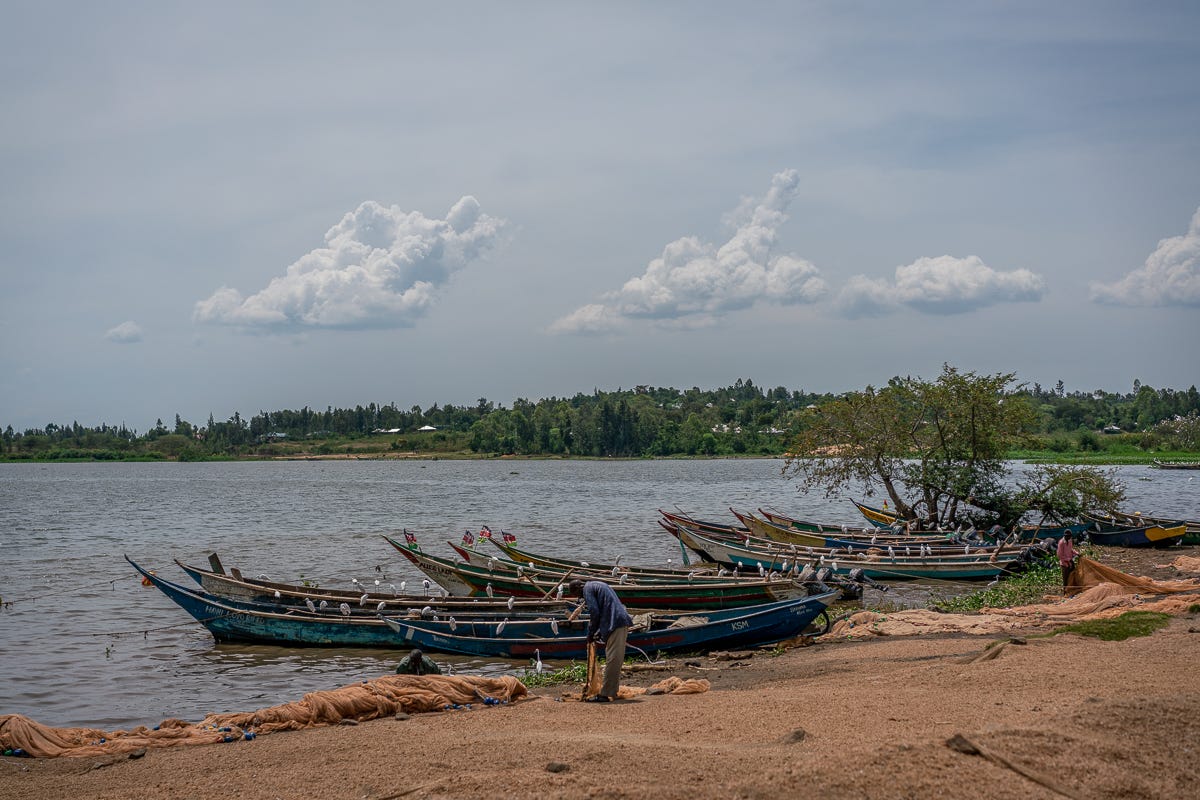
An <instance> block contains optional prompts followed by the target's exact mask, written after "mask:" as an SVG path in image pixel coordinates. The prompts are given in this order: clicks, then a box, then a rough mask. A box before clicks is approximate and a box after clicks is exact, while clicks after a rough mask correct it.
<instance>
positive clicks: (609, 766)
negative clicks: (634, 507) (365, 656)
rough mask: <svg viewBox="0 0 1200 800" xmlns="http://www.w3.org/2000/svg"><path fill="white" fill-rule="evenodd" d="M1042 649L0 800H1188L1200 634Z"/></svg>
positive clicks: (393, 721)
mask: <svg viewBox="0 0 1200 800" xmlns="http://www.w3.org/2000/svg"><path fill="white" fill-rule="evenodd" d="M1189 550H1191V549H1189ZM1125 552H1130V551H1125ZM1193 555H1194V553H1193ZM1129 559H1131V560H1132V561H1140V562H1142V564H1141V566H1142V567H1143V569H1142V572H1143V573H1144V574H1150V575H1152V576H1153V577H1156V578H1161V577H1181V576H1178V575H1174V574H1172V575H1170V576H1167V575H1164V574H1163V571H1162V570H1158V571H1156V570H1155V568H1154V567H1153V566H1152V564H1153V562H1154V561H1165V560H1168V559H1167V558H1164V557H1163V556H1162V555H1161V554H1157V555H1156V554H1153V553H1149V554H1136V555H1134V556H1130V557H1129ZM1126 566H1133V565H1131V564H1127V565H1126ZM1046 630H1047V628H1045V627H1044V626H1041V625H1039V624H1038V623H1036V622H1035V623H1032V624H1030V625H1029V626H1027V627H1025V628H1023V629H1022V630H1021V631H1019V632H1018V633H1017V634H1015V637H1014V634H1012V633H1010V634H1008V635H1001V636H967V635H961V634H934V635H924V636H904V637H896V636H878V637H873V638H870V639H867V640H861V641H850V640H844V639H843V640H839V639H835V638H833V637H826V638H824V639H819V640H817V643H816V644H814V645H812V646H809V647H800V648H795V649H791V650H787V651H785V652H783V653H781V654H772V653H771V652H769V651H755V652H754V653H753V654H746V655H742V656H739V657H737V658H734V659H732V660H722V659H720V658H714V657H704V658H697V659H677V660H672V661H670V662H668V663H667V664H666V665H665V667H666V669H665V670H664V671H661V672H649V671H646V672H642V671H639V672H632V673H629V674H627V676H626V679H625V680H624V681H623V685H625V686H630V687H646V686H650V685H651V684H653V683H655V682H656V681H659V680H661V679H662V678H664V677H666V676H668V675H675V676H678V677H680V678H703V679H707V680H708V681H709V682H710V684H711V689H710V690H709V691H707V692H704V693H700V694H683V695H674V694H664V695H641V696H638V697H635V698H633V699H630V700H627V701H621V702H617V703H612V704H585V703H580V702H576V701H573V700H569V699H563V694H564V692H568V691H578V688H579V687H578V686H563V687H553V688H542V689H536V690H533V692H532V696H531V698H530V699H526V700H521V701H519V702H516V703H514V704H512V705H509V706H502V707H484V706H477V707H475V708H474V709H473V710H469V711H467V710H462V711H448V712H441V713H428V714H417V715H412V716H409V717H407V718H403V719H398V718H393V717H388V718H385V719H379V720H373V721H368V722H361V723H359V724H354V725H339V726H335V727H326V728H316V729H311V730H305V731H300V732H285V733H275V734H272V735H269V736H261V737H259V738H258V739H256V740H254V741H238V742H234V743H231V744H220V745H203V746H189V747H175V748H167V749H151V750H149V751H147V752H146V753H145V754H144V755H143V756H141V757H139V758H133V759H130V758H128V757H126V756H107V757H89V758H57V759H15V758H3V759H0V798H5V799H7V798H14V799H15V798H33V797H36V798H43V799H46V800H49V799H50V798H72V799H73V800H74V799H77V798H143V799H144V800H154V799H155V798H201V797H223V798H362V799H364V800H383V799H384V798H399V797H414V798H464V797H513V798H530V800H533V799H534V798H537V800H548V799H549V798H585V797H587V798H593V797H600V798H639V797H656V798H688V799H689V800H696V799H697V798H731V797H734V798H767V797H797V796H816V797H827V798H852V797H853V798H859V797H872V798H877V797H888V798H890V797H895V798H938V797H945V798H960V797H968V796H974V797H986V798H1014V799H1015V798H1043V797H1045V798H1052V797H1081V798H1083V797H1086V798H1164V799H1165V798H1180V797H1190V796H1196V792H1197V787H1200V760H1198V759H1197V758H1196V749H1197V747H1198V746H1200V745H1198V742H1200V671H1197V670H1196V669H1195V661H1196V656H1197V654H1198V653H1200V618H1198V616H1197V615H1196V614H1194V613H1192V614H1183V615H1181V616H1177V617H1174V618H1173V619H1172V620H1171V622H1170V624H1169V625H1168V626H1167V627H1166V628H1165V629H1163V630H1160V631H1158V632H1157V633H1155V634H1153V635H1150V636H1145V637H1140V638H1132V639H1128V640H1126V641H1120V642H1104V641H1100V640H1098V639H1095V638H1090V637H1082V636H1079V635H1075V634H1060V635H1055V636H1049V637H1046V636H1039V635H1038V634H1039V633H1044V632H1045V631H1046ZM1014 638H1015V641H1014ZM997 641H999V642H1005V644H1004V645H1003V646H1002V647H1000V648H998V649H997V648H996V647H995V642H997ZM989 645H991V646H992V647H991V648H990V649H989ZM985 655H987V656H994V657H984V656H985ZM956 735H957V736H959V737H962V739H965V741H966V742H967V743H969V744H968V745H967V746H966V749H971V747H970V745H973V746H974V747H975V748H976V750H977V751H979V752H978V753H977V754H970V753H964V752H962V751H961V750H962V749H963V746H962V745H961V744H960V748H959V749H955V748H954V747H951V746H948V745H947V742H948V741H949V740H951V739H952V738H953V737H955V736H956ZM960 741H961V740H960Z"/></svg>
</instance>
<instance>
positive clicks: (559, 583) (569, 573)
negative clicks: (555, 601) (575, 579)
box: [542, 567, 575, 600]
mask: <svg viewBox="0 0 1200 800" xmlns="http://www.w3.org/2000/svg"><path fill="white" fill-rule="evenodd" d="M574 571H575V568H574V567H571V568H570V569H569V570H567V572H566V574H565V575H563V576H562V578H560V579H559V581H558V583H556V584H554V585H553V586H551V587H550V589H549V591H547V592H546V593H545V594H544V595H542V599H543V600H545V599H546V598H547V597H549V596H550V592H553V591H554V590H555V589H557V588H558V587H559V586H562V585H563V583H565V582H566V580H567V578H569V577H571V573H572V572H574Z"/></svg>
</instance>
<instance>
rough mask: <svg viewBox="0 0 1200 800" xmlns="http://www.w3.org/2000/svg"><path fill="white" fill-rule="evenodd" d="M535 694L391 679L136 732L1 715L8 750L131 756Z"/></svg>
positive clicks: (499, 685) (499, 684)
mask: <svg viewBox="0 0 1200 800" xmlns="http://www.w3.org/2000/svg"><path fill="white" fill-rule="evenodd" d="M527 694H528V690H527V689H526V688H525V685H524V684H523V683H521V682H520V681H519V680H517V679H516V678H514V677H512V676H511V675H505V676H501V677H499V678H481V677H473V676H461V675H385V676H383V677H381V678H376V679H375V680H373V681H363V682H362V683H354V684H350V685H348V686H342V687H340V688H337V689H331V690H329V691H323V692H310V693H309V694H306V695H304V698H303V699H302V700H300V701H298V702H294V703H284V704H282V705H278V706H271V707H270V708H261V709H259V710H258V711H247V712H241V713H231V714H209V715H208V716H207V717H205V718H204V719H203V720H202V721H201V722H198V723H195V724H191V723H187V722H184V721H182V720H178V719H168V720H164V721H163V722H162V724H160V725H159V726H158V727H157V728H154V729H150V728H147V727H145V726H138V727H136V728H134V729H132V730H129V731H111V732H108V731H101V730H96V729H94V728H53V727H50V726H48V725H42V724H40V723H38V722H35V721H34V720H31V719H29V718H28V717H25V716H22V715H20V714H9V715H4V716H0V749H3V750H17V749H20V750H23V751H24V752H25V753H26V754H27V755H30V756H34V757H37V758H46V757H54V756H98V755H106V754H119V753H131V752H134V751H136V750H140V749H142V748H150V747H174V746H177V745H185V744H214V743H218V742H231V741H236V740H238V739H251V738H254V737H255V736H258V735H261V734H267V733H273V732H275V731H286V730H299V729H301V728H315V727H320V726H324V725H336V724H337V723H339V722H341V721H342V720H344V719H353V720H369V719H377V718H379V717H385V716H391V715H394V714H396V713H398V712H401V711H403V712H407V713H411V714H415V713H420V712H427V711H441V710H445V709H450V708H461V707H464V706H467V705H471V704H482V705H494V704H499V703H507V702H511V701H513V700H518V699H520V698H522V697H524V696H526V695H527Z"/></svg>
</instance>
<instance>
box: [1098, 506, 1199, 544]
mask: <svg viewBox="0 0 1200 800" xmlns="http://www.w3.org/2000/svg"><path fill="white" fill-rule="evenodd" d="M1082 516H1083V518H1084V519H1085V520H1087V521H1088V522H1102V523H1105V524H1106V525H1114V526H1118V527H1120V526H1124V527H1126V528H1141V527H1145V526H1147V525H1157V526H1159V527H1160V528H1175V527H1178V526H1180V525H1182V526H1183V527H1184V531H1185V532H1184V535H1183V539H1181V540H1180V544H1200V521H1197V520H1194V519H1174V518H1171V517H1159V516H1153V515H1150V514H1143V513H1141V512H1140V511H1135V512H1133V513H1132V514H1130V513H1128V512H1126V511H1113V512H1111V513H1110V512H1107V511H1085V512H1084V513H1083V515H1082Z"/></svg>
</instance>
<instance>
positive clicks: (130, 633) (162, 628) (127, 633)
mask: <svg viewBox="0 0 1200 800" xmlns="http://www.w3.org/2000/svg"><path fill="white" fill-rule="evenodd" d="M230 613H232V612H226V613H224V614H217V615H216V616H215V617H205V618H204V619H197V620H188V621H187V622H178V623H175V624H174V625H160V626H159V627H157V628H145V629H143V630H135V631H105V632H102V633H88V634H85V635H87V636H133V635H134V634H136V633H140V634H142V636H145V635H146V634H148V633H150V632H152V631H169V630H171V629H172V628H185V627H189V628H190V627H191V626H192V625H195V624H196V623H197V622H199V623H200V624H204V623H205V622H212V621H213V620H216V619H221V618H222V617H228V616H229V614H230Z"/></svg>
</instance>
